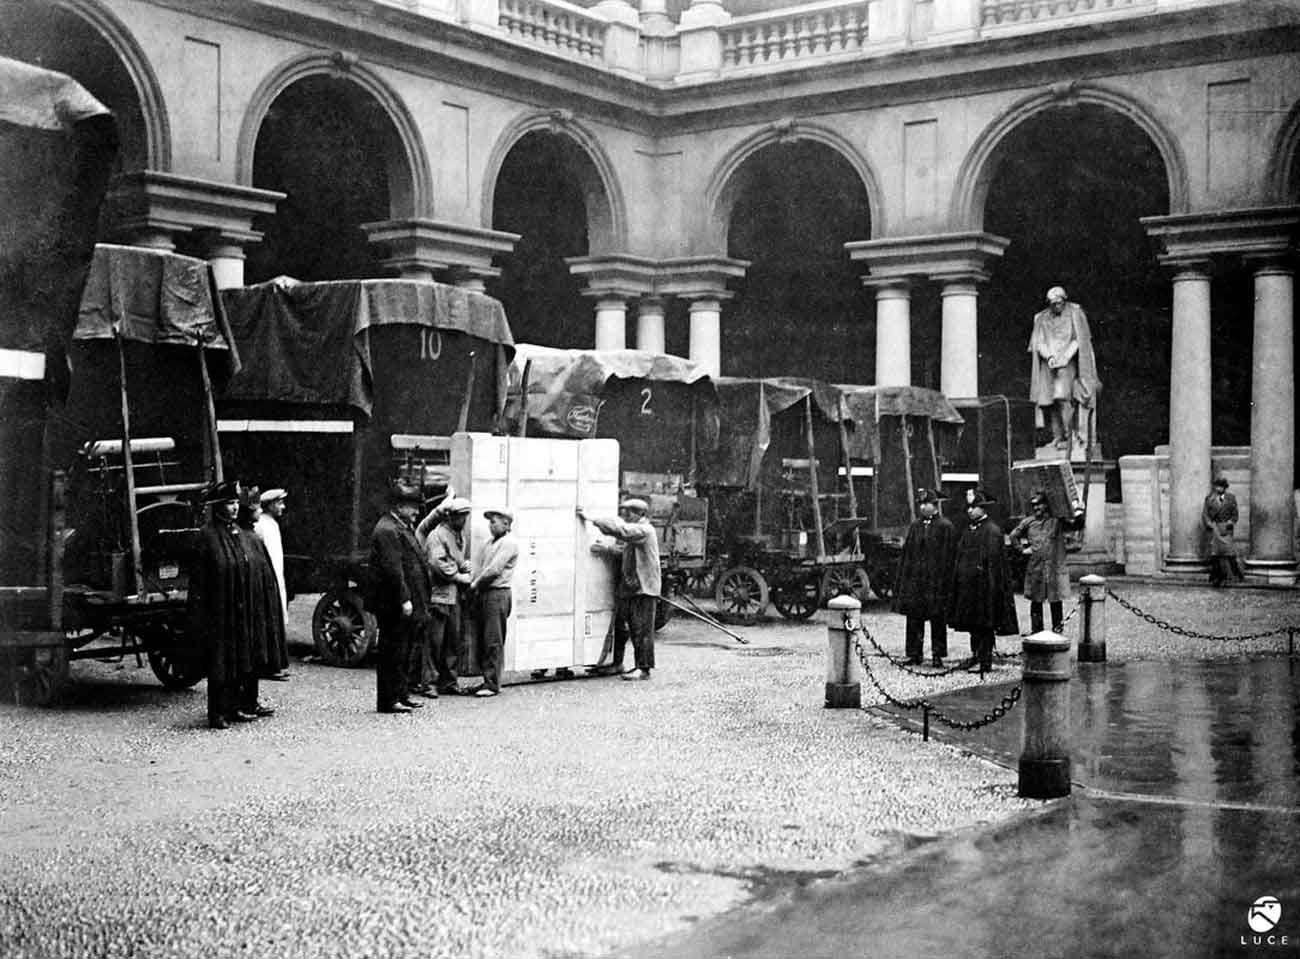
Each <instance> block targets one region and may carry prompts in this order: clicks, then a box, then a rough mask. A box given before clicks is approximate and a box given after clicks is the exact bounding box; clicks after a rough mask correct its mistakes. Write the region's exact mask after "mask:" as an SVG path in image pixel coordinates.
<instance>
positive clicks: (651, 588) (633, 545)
mask: <svg viewBox="0 0 1300 959" xmlns="http://www.w3.org/2000/svg"><path fill="white" fill-rule="evenodd" d="M577 515H578V519H580V520H583V521H584V522H588V521H589V522H590V523H591V524H592V525H593V526H595V527H596V528H597V529H598V530H600V531H601V532H602V533H604V534H605V535H606V536H612V537H614V539H615V540H616V542H617V546H614V547H608V546H605V545H604V544H601V543H596V544H593V546H592V550H593V551H595V552H606V553H610V554H612V555H615V556H618V557H619V576H618V584H617V586H616V596H615V602H614V622H613V624H612V628H613V630H614V662H613V669H614V670H615V671H617V672H618V673H619V675H620V676H621V677H622V678H623V679H649V678H650V670H652V669H654V665H655V610H656V607H657V606H658V603H659V591H660V588H661V586H662V580H661V573H660V570H659V534H658V533H656V532H655V528H654V527H653V526H651V525H650V506H649V504H647V503H646V501H645V500H643V499H638V498H636V497H631V498H628V499H625V500H623V502H622V503H620V504H619V507H618V518H617V519H613V518H611V519H600V518H597V517H595V516H588V515H587V514H586V513H585V512H584V511H583V509H582V507H581V506H579V507H578V508H577ZM629 639H630V640H631V641H632V656H633V662H634V663H635V667H634V668H633V669H630V670H628V671H627V672H623V671H622V670H623V656H624V653H625V651H626V649H627V642H628V640H629Z"/></svg>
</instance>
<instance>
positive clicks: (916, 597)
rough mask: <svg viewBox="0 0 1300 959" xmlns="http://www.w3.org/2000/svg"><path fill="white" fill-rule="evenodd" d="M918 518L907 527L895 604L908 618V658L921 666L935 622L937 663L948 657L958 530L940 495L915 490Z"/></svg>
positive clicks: (932, 650)
mask: <svg viewBox="0 0 1300 959" xmlns="http://www.w3.org/2000/svg"><path fill="white" fill-rule="evenodd" d="M916 511H917V517H916V519H914V520H912V524H911V525H910V526H909V527H908V528H907V539H905V540H904V541H903V558H902V560H901V561H900V563H899V566H898V583H897V586H896V587H895V590H894V608H895V609H896V610H897V611H898V612H900V613H902V614H903V615H904V616H906V617H907V661H908V663H909V664H911V665H913V666H918V665H920V663H921V660H922V651H923V650H924V646H925V624H926V623H927V622H928V623H929V624H930V655H931V656H932V657H933V659H932V660H931V662H932V663H933V665H935V666H942V665H943V658H944V657H945V656H947V655H948V625H947V623H948V589H949V587H950V586H951V585H952V550H953V544H954V543H955V542H956V533H955V532H954V530H953V527H952V523H950V522H948V520H947V519H946V518H945V517H944V515H943V514H942V513H941V512H939V494H938V493H937V492H935V491H934V490H932V489H919V490H917V491H916Z"/></svg>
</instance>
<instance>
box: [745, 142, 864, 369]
mask: <svg viewBox="0 0 1300 959" xmlns="http://www.w3.org/2000/svg"><path fill="white" fill-rule="evenodd" d="M727 191H728V193H729V194H730V195H731V196H732V197H733V198H734V202H733V204H732V206H731V213H730V218H729V221H728V231H727V255H728V256H731V257H736V258H738V259H742V260H749V261H750V263H751V265H750V267H749V269H748V271H747V272H746V274H745V276H744V278H743V279H741V280H738V281H736V282H735V283H734V284H733V288H734V290H735V294H736V295H735V298H734V299H732V300H730V301H728V302H727V303H725V304H724V306H723V320H722V331H723V350H722V372H723V373H724V374H726V375H730V376H816V377H819V378H821V379H824V380H830V381H832V382H848V383H864V382H870V380H871V378H872V373H871V371H872V370H873V369H874V360H873V359H872V357H873V355H874V343H875V310H874V307H873V305H872V304H873V301H872V299H871V297H870V296H869V294H868V293H867V291H866V290H864V289H863V286H862V278H861V273H862V271H861V269H860V268H858V267H855V266H854V265H853V264H852V263H851V262H850V261H849V258H848V255H847V254H846V253H845V251H844V244H845V243H847V242H849V241H850V240H861V239H864V238H866V237H869V236H870V235H871V212H870V206H869V203H868V196H867V190H866V187H865V186H864V184H863V183H862V180H861V178H860V177H859V176H858V175H857V173H856V172H855V171H854V169H853V167H852V165H851V164H850V163H849V162H848V161H847V160H846V159H845V158H844V157H843V156H842V155H840V154H839V153H838V152H836V151H835V150H833V149H831V148H830V147H828V146H826V145H825V144H822V143H817V142H815V141H811V140H796V141H794V142H789V143H773V144H771V145H769V146H766V147H763V148H762V149H760V150H759V151H757V152H756V153H754V154H753V155H752V156H750V157H748V158H747V159H746V160H745V161H744V162H743V163H742V164H741V165H740V166H739V167H738V168H737V170H736V172H735V174H734V175H733V178H732V182H731V183H729V184H728V187H727Z"/></svg>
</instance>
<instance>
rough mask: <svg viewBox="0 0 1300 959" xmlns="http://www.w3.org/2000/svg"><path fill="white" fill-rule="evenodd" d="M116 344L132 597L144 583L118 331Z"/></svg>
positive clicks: (123, 353)
mask: <svg viewBox="0 0 1300 959" xmlns="http://www.w3.org/2000/svg"><path fill="white" fill-rule="evenodd" d="M113 339H114V340H115V341H116V342H117V376H118V394H119V397H120V399H121V403H122V471H123V473H124V475H125V476H126V518H127V523H128V526H129V528H130V531H131V577H132V583H131V586H132V590H131V592H132V595H137V596H138V595H139V594H140V589H141V584H142V583H143V582H144V564H143V562H142V560H141V558H140V523H139V520H138V519H137V518H136V509H135V464H134V463H132V461H131V404H130V403H129V402H128V401H127V396H126V347H125V346H123V344H122V333H121V331H120V330H114V331H113Z"/></svg>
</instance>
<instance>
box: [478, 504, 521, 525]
mask: <svg viewBox="0 0 1300 959" xmlns="http://www.w3.org/2000/svg"><path fill="white" fill-rule="evenodd" d="M483 515H484V516H485V517H486V518H487V519H491V518H492V517H493V516H500V517H501V518H502V519H504V520H506V521H507V522H509V523H513V522H514V521H515V511H514V510H512V509H511V508H510V507H508V506H494V507H492V509H485V510H484V511H483Z"/></svg>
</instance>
